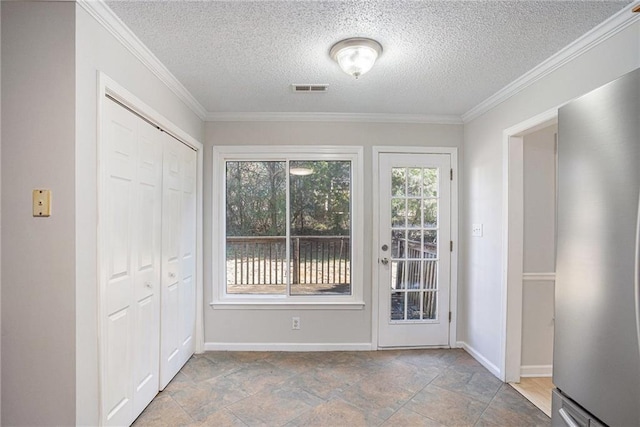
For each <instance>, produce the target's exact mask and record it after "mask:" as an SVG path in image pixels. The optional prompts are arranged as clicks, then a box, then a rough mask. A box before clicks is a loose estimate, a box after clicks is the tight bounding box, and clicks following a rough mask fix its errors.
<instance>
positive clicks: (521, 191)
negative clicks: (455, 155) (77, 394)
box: [502, 109, 557, 412]
mask: <svg viewBox="0 0 640 427" xmlns="http://www.w3.org/2000/svg"><path fill="white" fill-rule="evenodd" d="M504 135H505V142H504V144H505V145H504V148H505V151H504V153H505V157H504V160H505V163H504V164H505V169H504V172H505V176H504V179H505V181H504V182H505V187H504V190H505V191H504V197H505V205H504V208H505V211H504V212H505V218H506V220H507V227H505V230H504V235H503V238H504V242H505V247H506V248H507V250H506V251H505V259H504V263H505V266H506V269H505V276H504V277H503V291H504V292H505V299H504V301H505V302H506V304H505V307H504V308H503V310H504V311H503V320H504V325H505V329H506V331H505V332H506V333H505V335H503V345H504V351H505V353H504V359H503V361H504V364H503V369H504V370H503V372H502V373H503V375H504V377H503V378H502V379H503V380H504V381H505V382H509V383H511V384H512V385H513V386H514V388H516V389H517V390H518V391H520V392H521V394H523V395H525V397H527V398H529V397H532V399H530V400H531V401H532V402H534V403H536V402H538V403H536V405H537V406H538V404H540V405H539V407H540V408H541V409H542V410H543V411H545V412H548V411H549V409H548V408H550V402H551V393H550V388H549V387H548V385H549V384H550V383H551V382H550V377H551V371H552V363H553V316H554V288H555V240H556V239H555V224H556V207H555V205H556V168H557V157H556V156H557V110H556V109H554V110H550V111H548V112H546V113H544V114H542V115H540V116H537V117H534V118H533V119H531V120H528V121H526V122H523V123H521V124H520V125H517V126H515V127H513V128H510V129H507V130H506V131H505V133H504ZM521 377H522V381H521ZM543 386H544V387H543ZM547 395H548V396H547Z"/></svg>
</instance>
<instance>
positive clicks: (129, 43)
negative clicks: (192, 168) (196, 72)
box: [76, 0, 207, 120]
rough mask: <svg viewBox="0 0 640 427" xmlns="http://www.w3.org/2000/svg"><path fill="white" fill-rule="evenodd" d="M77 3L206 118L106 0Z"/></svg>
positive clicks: (185, 91)
mask: <svg viewBox="0 0 640 427" xmlns="http://www.w3.org/2000/svg"><path fill="white" fill-rule="evenodd" d="M76 3H77V4H78V6H80V7H82V8H83V9H84V10H85V11H87V13H89V15H91V16H92V17H93V18H94V19H95V20H96V21H97V22H98V23H99V24H100V25H102V26H103V27H104V28H105V29H106V30H107V31H108V32H109V33H111V35H113V36H114V37H115V38H116V40H118V41H119V42H120V44H122V45H123V46H124V47H125V48H126V49H127V50H128V51H129V52H131V54H133V56H135V57H136V58H137V59H138V60H140V62H142V64H143V65H144V66H145V67H147V68H148V69H149V71H151V72H152V73H153V74H154V75H155V76H156V77H158V78H159V79H160V81H161V82H162V83H164V84H165V85H167V87H168V88H169V89H171V91H172V92H173V93H175V94H176V96H177V97H178V98H179V99H180V100H181V101H182V102H184V103H185V105H186V106H187V107H189V108H190V109H191V110H192V111H193V112H194V113H195V114H196V115H197V116H198V117H199V118H200V119H201V120H204V119H205V117H206V116H207V111H206V110H205V108H204V107H203V106H202V104H200V103H199V102H198V101H197V100H196V99H195V98H194V97H193V95H192V94H191V93H190V92H189V91H188V90H187V88H185V87H184V85H183V84H182V83H180V81H179V80H178V79H177V78H176V77H175V76H174V75H173V74H172V73H171V71H169V69H168V68H167V67H166V66H165V65H164V64H163V63H162V62H161V61H160V60H159V59H158V58H157V57H156V56H155V55H154V54H153V53H152V52H151V51H150V50H149V48H148V47H147V46H146V45H145V44H144V43H142V41H141V40H140V39H139V38H138V37H137V36H136V35H135V34H134V33H133V31H131V30H130V29H129V27H127V25H126V24H125V23H124V22H122V20H121V19H120V18H119V17H118V16H117V15H116V14H115V13H114V12H113V10H111V8H110V7H109V6H108V5H107V4H106V3H105V2H104V0H77V1H76Z"/></svg>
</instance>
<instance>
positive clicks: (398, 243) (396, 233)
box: [391, 230, 407, 259]
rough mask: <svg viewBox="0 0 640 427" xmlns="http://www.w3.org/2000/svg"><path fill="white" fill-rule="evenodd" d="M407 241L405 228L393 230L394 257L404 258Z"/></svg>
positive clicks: (392, 255) (392, 247) (392, 253)
mask: <svg viewBox="0 0 640 427" xmlns="http://www.w3.org/2000/svg"><path fill="white" fill-rule="evenodd" d="M406 246H407V242H406V241H405V231H404V230H391V257H392V258H396V259H397V258H404V257H405V256H406V255H405V248H406Z"/></svg>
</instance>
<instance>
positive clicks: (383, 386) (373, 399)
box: [339, 376, 414, 420]
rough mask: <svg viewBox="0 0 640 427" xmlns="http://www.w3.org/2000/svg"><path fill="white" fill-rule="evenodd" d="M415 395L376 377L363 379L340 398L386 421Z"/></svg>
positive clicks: (341, 394)
mask: <svg viewBox="0 0 640 427" xmlns="http://www.w3.org/2000/svg"><path fill="white" fill-rule="evenodd" d="M413 394H414V392H413V391H410V390H408V389H407V388H405V387H403V386H401V385H398V384H394V383H385V382H384V381H381V380H380V379H378V378H377V377H375V376H374V377H368V378H365V379H363V380H362V381H360V382H358V383H356V384H355V385H353V386H351V387H349V389H347V390H345V391H344V392H342V393H340V394H339V396H340V398H341V399H342V400H344V401H346V402H348V403H350V404H351V405H353V406H356V407H358V408H360V409H362V410H364V411H366V412H368V413H371V414H372V415H374V416H375V417H377V418H380V419H383V420H386V419H387V418H389V417H390V416H391V415H393V413H394V412H395V411H397V410H398V409H399V408H400V407H401V406H402V405H404V404H405V403H406V402H407V401H408V400H409V399H411V397H412V396H413Z"/></svg>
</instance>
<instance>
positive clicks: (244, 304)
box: [209, 301, 365, 310]
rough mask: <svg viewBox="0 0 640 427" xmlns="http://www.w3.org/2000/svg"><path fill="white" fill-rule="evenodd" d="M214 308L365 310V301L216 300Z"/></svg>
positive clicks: (211, 304)
mask: <svg viewBox="0 0 640 427" xmlns="http://www.w3.org/2000/svg"><path fill="white" fill-rule="evenodd" d="M209 305H210V306H211V308H213V309H214V310H363V309H364V307H365V303H364V301H357V302H352V301H349V302H313V301H305V302H301V301H298V302H293V301H292V302H282V301H273V302H269V301H215V302H211V303H209Z"/></svg>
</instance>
